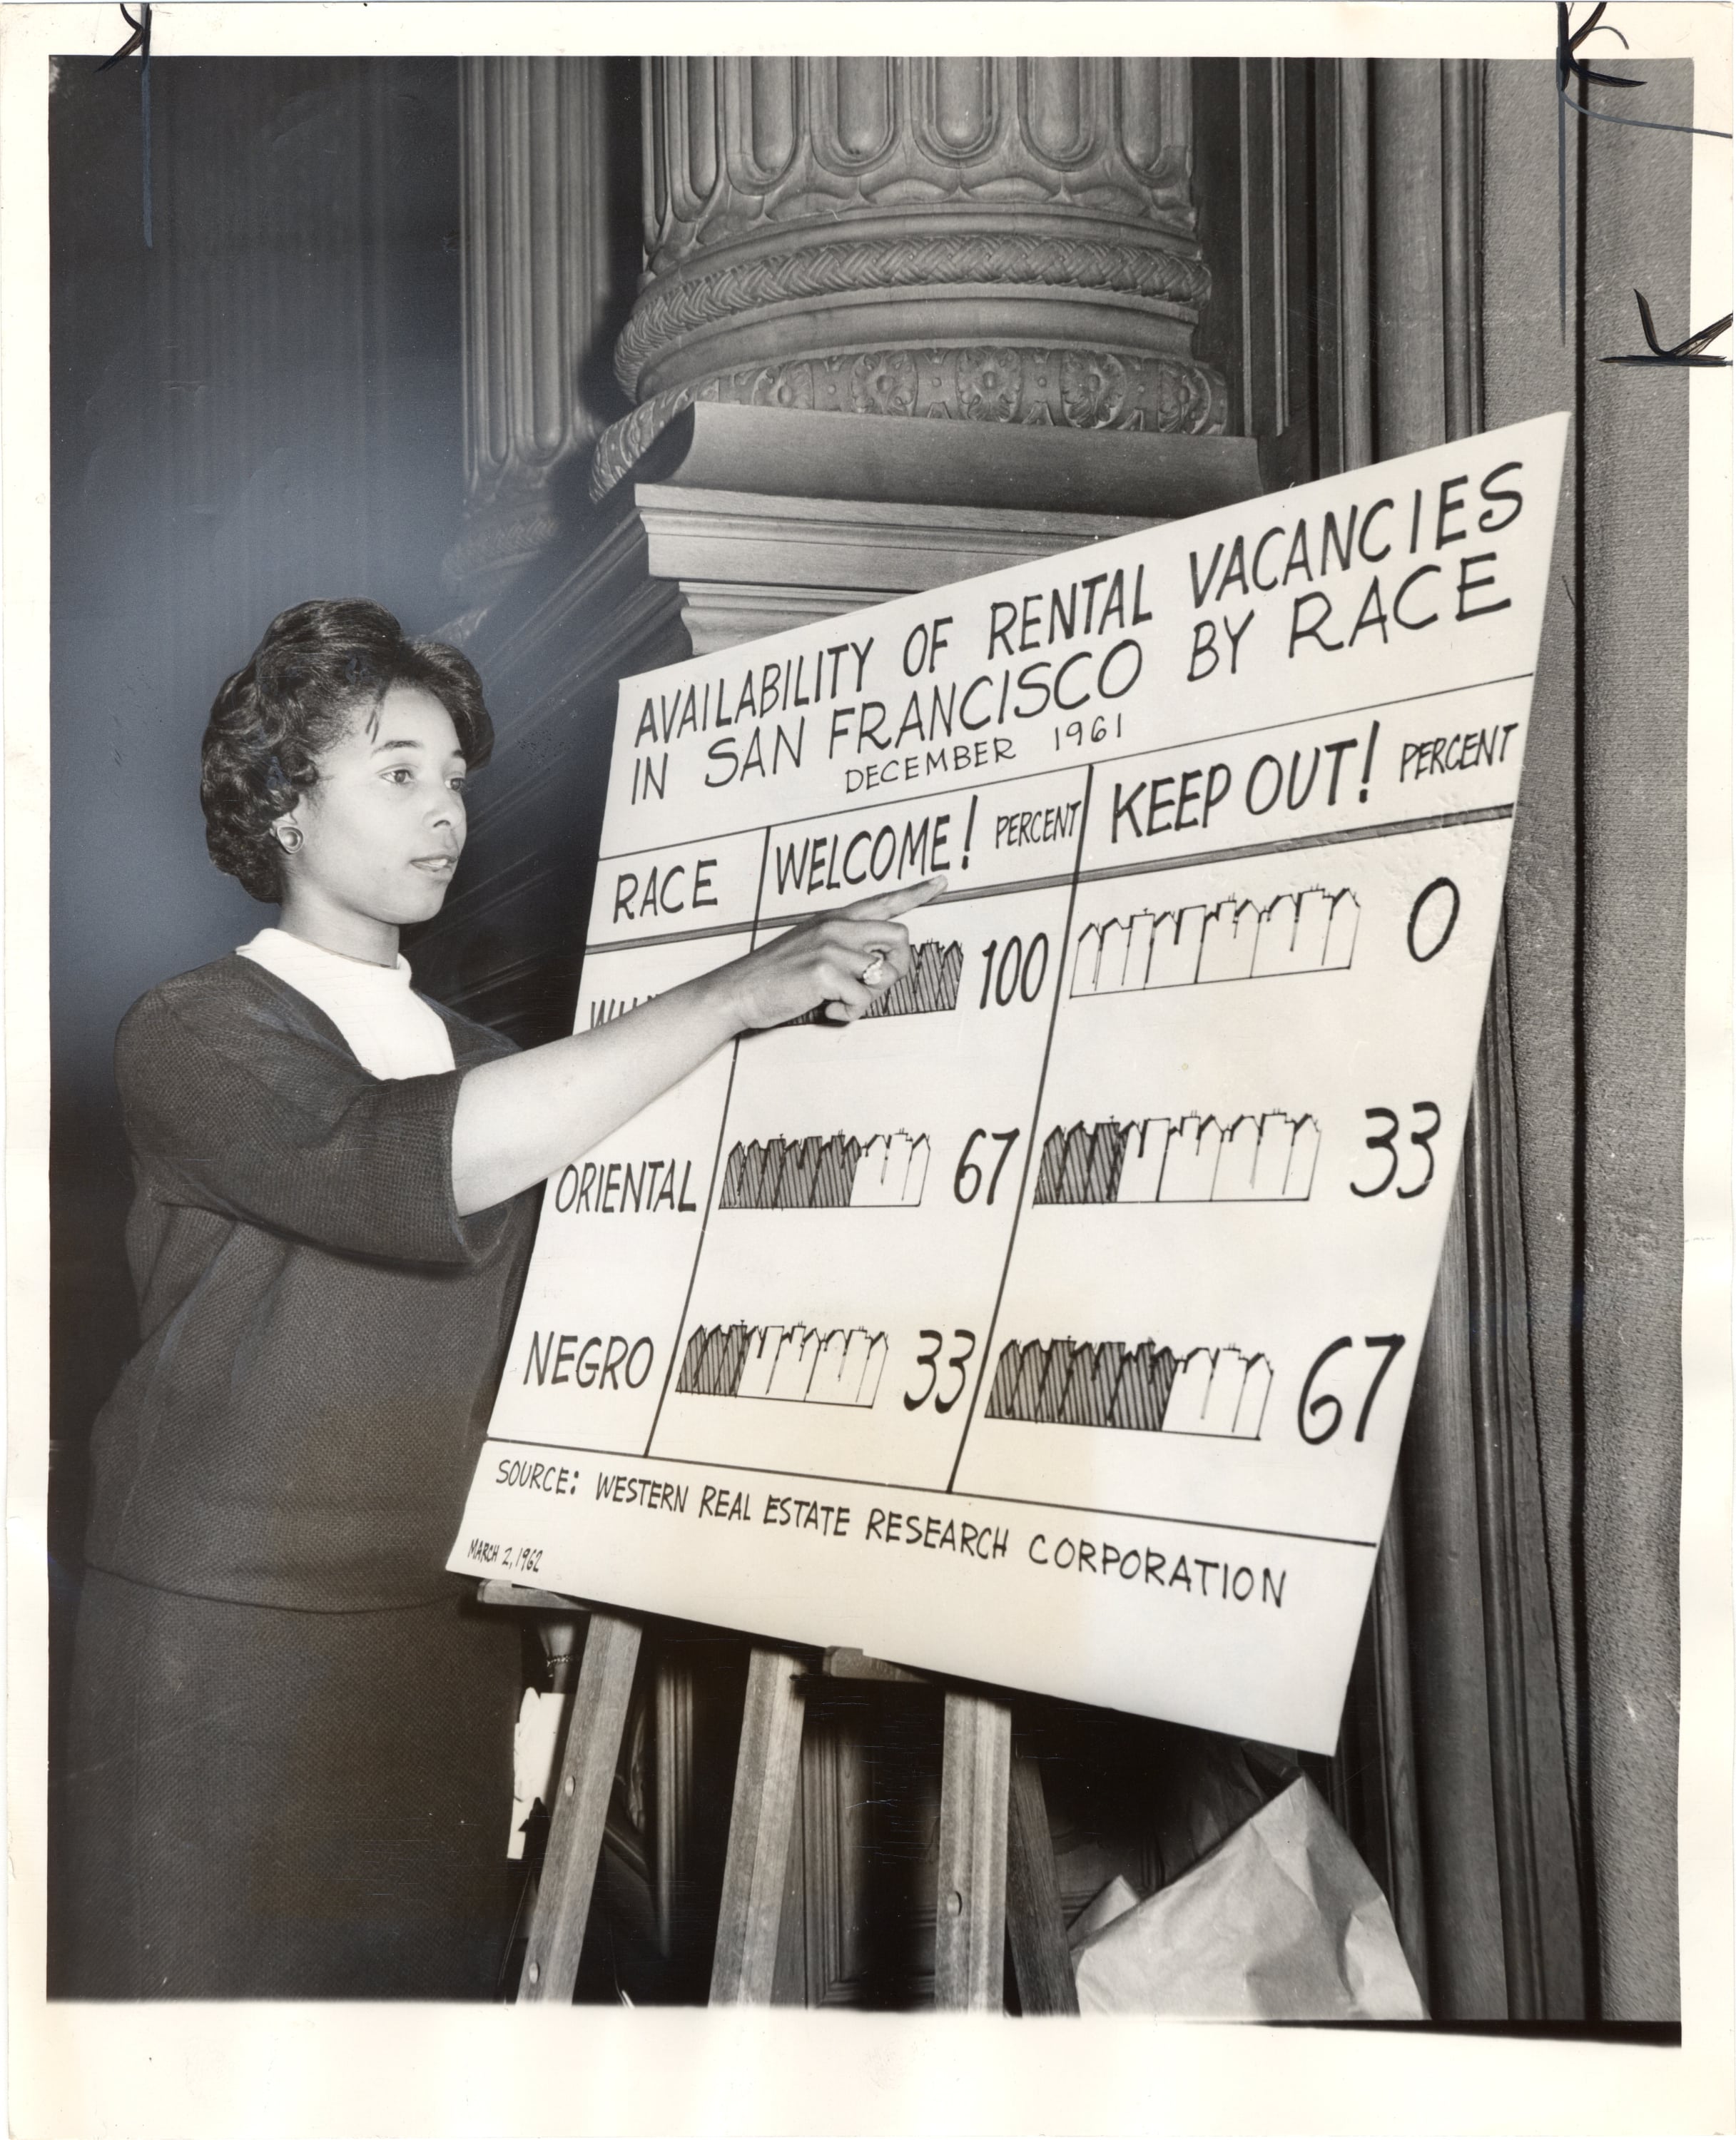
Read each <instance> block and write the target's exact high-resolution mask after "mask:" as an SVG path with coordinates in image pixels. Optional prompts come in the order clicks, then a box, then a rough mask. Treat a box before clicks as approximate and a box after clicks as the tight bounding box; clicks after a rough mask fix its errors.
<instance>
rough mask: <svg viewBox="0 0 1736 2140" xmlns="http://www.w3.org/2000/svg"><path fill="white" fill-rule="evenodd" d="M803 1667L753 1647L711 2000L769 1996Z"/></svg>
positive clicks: (728, 2002)
mask: <svg viewBox="0 0 1736 2140" xmlns="http://www.w3.org/2000/svg"><path fill="white" fill-rule="evenodd" d="M806 1669H807V1666H805V1665H804V1663H803V1661H802V1659H801V1658H800V1657H792V1656H791V1655H789V1653H788V1652H786V1651H783V1650H761V1649H756V1650H755V1651H754V1652H753V1658H752V1660H751V1661H750V1662H749V1664H748V1699H747V1703H746V1706H745V1708H744V1710H743V1715H742V1747H741V1752H740V1754H739V1755H738V1756H737V1758H736V1764H735V1797H734V1800H733V1804H732V1805H731V1807H730V1814H729V1854H728V1858H727V1859H726V1860H725V1861H724V1865H723V1900H722V1902H721V1904H720V1906H719V1908H718V1943H717V1948H716V1951H715V1953H714V1956H713V1960H712V1966H711V2003H712V2005H714V2006H738V2005H762V2006H767V2005H770V2004H771V2002H772V1979H773V1976H774V1975H775V1973H776V1971H777V1923H778V1918H779V1917H780V1915H781V1914H782V1909H783V1883H784V1875H785V1872H786V1869H787V1866H788V1863H789V1851H790V1822H791V1819H792V1815H793V1814H794V1812H795V1809H796V1773H797V1766H798V1765H799V1764H800V1761H801V1759H802V1697H801V1696H800V1695H799V1694H798V1693H797V1691H796V1681H797V1676H798V1675H799V1674H800V1673H802V1671H805V1670H806Z"/></svg>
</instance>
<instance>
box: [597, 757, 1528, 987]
mask: <svg viewBox="0 0 1736 2140" xmlns="http://www.w3.org/2000/svg"><path fill="white" fill-rule="evenodd" d="M1085 770H1086V772H1087V773H1089V772H1091V771H1092V770H1093V768H1091V767H1090V766H1087V767H1086V768H1085ZM1088 787H1089V783H1087V788H1088ZM1512 815H1513V804H1512V803H1511V802H1498V803H1492V804H1490V805H1488V807H1485V808H1483V809H1480V810H1444V811H1441V812H1438V813H1436V814H1435V815H1434V816H1433V817H1398V818H1393V819H1391V820H1390V821H1389V822H1386V823H1384V824H1379V825H1335V826H1333V827H1331V828H1330V829H1329V830H1328V831H1326V832H1298V833H1297V835H1296V837H1294V838H1293V839H1288V840H1257V841H1255V842H1253V843H1252V844H1251V845H1249V846H1247V847H1206V848H1202V849H1200V850H1199V852H1195V853H1192V854H1185V855H1150V856H1142V857H1141V858H1140V860H1139V861H1125V862H1102V863H1100V864H1099V865H1098V866H1097V867H1096V868H1095V869H1081V870H1054V871H1050V872H1048V873H1047V875H1045V876H1022V877H1013V878H1009V879H1008V881H1007V882H1006V883H1004V884H986V885H965V886H959V887H958V888H957V889H955V890H954V889H949V890H948V891H942V892H937V893H936V894H935V895H934V897H933V898H932V899H929V900H925V901H924V902H923V905H924V911H925V912H926V911H928V910H930V909H935V908H939V907H942V906H958V905H959V904H960V903H961V902H962V901H966V900H976V899H1004V898H1008V897H1009V896H1012V895H1013V894H1014V893H1017V892H1027V891H1058V890H1059V889H1060V887H1061V886H1062V885H1067V884H1100V883H1103V882H1106V881H1107V880H1108V879H1110V878H1111V877H1122V876H1145V875H1147V874H1149V873H1150V872H1151V871H1156V870H1178V869H1196V868H1198V869H1204V868H1205V867H1207V866H1210V865H1214V864H1216V863H1219V862H1242V861H1251V860H1253V859H1254V858H1255V857H1256V856H1260V855H1293V854H1301V853H1302V852H1305V851H1306V850H1307V849H1308V848H1310V847H1346V846H1348V845H1350V844H1351V842H1355V841H1357V840H1394V839H1398V838H1400V837H1401V836H1402V835H1403V834H1405V833H1406V832H1445V831H1448V830H1449V829H1451V828H1452V827H1454V826H1457V825H1490V824H1495V823H1497V822H1499V821H1500V820H1501V819H1503V818H1504V817H1512ZM1084 831H1085V828H1084V824H1083V822H1081V827H1080V839H1081V843H1082V842H1083V839H1084ZM769 837H770V832H769V830H768V832H767V839H768V840H769ZM862 896H864V897H867V896H869V895H867V894H866V893H865V894H863V895H862ZM834 911H836V910H835V909H834V908H832V907H829V906H817V907H814V908H812V910H808V911H806V912H803V913H800V914H778V915H772V917H771V918H770V919H769V920H764V921H763V925H764V926H765V927H766V928H767V929H799V928H800V927H801V926H802V923H803V922H805V921H817V920H821V917H822V916H823V915H827V914H831V913H833V912H834ZM761 925H762V917H761V916H760V915H758V913H756V915H755V916H754V919H753V921H752V922H746V921H736V922H731V923H729V924H728V925H727V926H726V925H717V924H714V925H712V926H711V927H709V928H707V929H692V930H672V931H671V932H670V933H669V935H666V936H633V937H628V938H625V939H624V940H622V941H621V942H620V943H618V944H596V945H591V947H590V949H589V950H587V951H586V957H587V958H591V957H595V956H596V955H599V954H601V953H603V952H606V951H645V950H650V949H652V948H653V947H654V946H655V945H659V944H688V943H696V942H698V941H699V939H700V938H701V937H705V936H723V935H743V934H744V933H746V932H747V931H748V930H752V929H756V928H758V927H759V926H761Z"/></svg>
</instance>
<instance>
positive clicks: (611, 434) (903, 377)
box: [591, 346, 1224, 498]
mask: <svg viewBox="0 0 1736 2140" xmlns="http://www.w3.org/2000/svg"><path fill="white" fill-rule="evenodd" d="M696 401H733V402H738V403H745V404H748V405H752V406H754V407H758V408H776V409H812V410H821V411H831V412H835V413H837V414H840V415H857V416H924V417H931V418H932V417H940V418H946V419H952V420H958V421H961V422H965V423H979V424H981V423H989V424H1037V425H1058V426H1062V427H1063V428H1065V429H1071V430H1081V431H1101V430H1119V431H1167V432H1171V433H1174V432H1185V433H1190V434H1199V433H1201V432H1209V431H1220V430H1222V429H1223V428H1224V381H1223V380H1222V379H1221V377H1220V376H1219V375H1218V373H1216V372H1215V371H1212V370H1210V369H1209V367H1208V366H1205V365H1203V364H1198V363H1194V362H1193V361H1189V360H1183V359H1178V358H1171V357H1151V356H1126V355H1120V354H1117V353H1116V352H1115V351H1111V350H1101V349H1054V348H1048V349H1030V348H1000V347H992V346H977V347H969V348H958V347H955V348H939V349H936V348H929V349H915V350H905V349H893V350H869V351H863V352H861V353H860V354H857V355H853V356H852V355H847V354H846V355H843V356H831V357H802V358H797V359H793V360H792V361H788V362H786V363H782V364H767V365H748V366H742V367H741V368H740V369H738V370H737V371H730V372H724V373H721V374H719V375H716V376H714V377H713V378H710V379H706V380H698V381H695V382H694V383H692V384H691V385H683V386H678V387H672V388H670V389H669V390H667V391H665V392H664V393H662V394H658V395H654V396H653V397H652V398H651V400H649V401H645V402H642V403H641V404H640V406H639V407H638V408H637V409H635V410H634V411H633V413H632V415H630V416H626V417H624V418H623V419H622V420H621V421H620V423H618V424H615V425H611V427H610V428H609V429H608V430H607V431H606V432H605V433H604V434H603V436H602V438H601V439H600V440H599V441H598V443H597V449H596V458H595V459H594V460H593V461H592V463H591V496H592V497H593V498H601V497H603V496H604V495H605V494H606V493H607V492H609V491H610V490H612V489H613V488H614V487H615V484H616V483H619V482H620V479H621V478H622V477H623V476H624V475H625V474H626V473H627V471H628V470H629V469H630V468H631V467H632V466H633V464H634V463H635V461H637V460H638V459H640V456H641V455H642V454H644V453H645V450H646V449H647V448H648V447H649V446H650V444H651V443H652V441H653V440H654V439H655V438H656V437H657V436H658V435H659V434H660V432H662V431H663V430H664V429H666V427H667V426H668V425H669V424H670V423H671V422H672V421H673V420H674V418H675V417H676V416H678V415H679V414H680V413H681V411H682V410H684V409H686V408H689V407H691V406H692V405H693V404H694V402H696Z"/></svg>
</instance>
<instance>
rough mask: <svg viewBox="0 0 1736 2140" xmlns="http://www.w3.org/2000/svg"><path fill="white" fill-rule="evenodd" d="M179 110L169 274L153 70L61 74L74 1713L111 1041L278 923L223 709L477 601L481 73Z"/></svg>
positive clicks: (434, 72)
mask: <svg viewBox="0 0 1736 2140" xmlns="http://www.w3.org/2000/svg"><path fill="white" fill-rule="evenodd" d="M151 91H152V105H153V110H152V121H153V129H152V130H153V136H154V148H153V171H152V191H153V203H152V205H153V209H154V218H153V220H154V231H153V237H154V244H153V246H152V248H150V250H149V251H147V250H146V248H145V243H144V239H143V236H142V233H141V229H140V115H139V86H138V73H137V69H136V67H135V65H134V64H133V62H131V61H127V62H125V63H124V64H123V65H122V66H118V67H115V68H114V69H112V70H111V71H109V72H108V73H106V74H103V75H100V76H99V75H98V74H97V73H96V71H95V69H94V68H93V67H92V66H90V65H88V64H87V63H86V62H84V61H61V63H60V64H59V66H58V67H57V69H56V78H55V82H54V87H53V92H52V98H51V115H50V125H51V136H50V155H51V181H50V184H51V201H50V211H51V228H52V243H53V278H54V280H53V311H52V321H51V331H52V361H53V400H52V407H51V421H52V425H53V434H54V435H53V455H54V459H53V505H52V511H53V598H52V599H53V613H52V619H51V629H52V642H51V659H52V686H51V704H50V707H49V709H48V710H49V719H50V723H51V749H52V762H53V791H54V801H53V817H52V841H53V864H52V881H51V957H52V989H53V998H52V1049H53V1072H54V1105H53V1124H52V1147H51V1169H52V1177H53V1193H54V1220H53V1228H54V1230H53V1245H52V1255H53V1274H52V1276H53V1369H54V1376H53V1416H52V1426H51V1433H52V1436H53V1441H52V1469H51V1488H50V1509H49V1530H50V1549H51V1555H52V1568H53V1578H54V1580H53V1593H52V1606H53V1610H54V1613H55V1619H56V1626H55V1628H54V1632H55V1634H56V1637H61V1639H57V1640H56V1642H55V1657H56V1665H57V1667H58V1669H57V1671H56V1686H59V1684H61V1681H62V1680H63V1675H64V1669H65V1662H66V1647H67V1645H66V1642H65V1640H64V1639H63V1637H64V1636H65V1633H66V1626H67V1621H66V1615H67V1612H68V1611H69V1608H70V1606H71V1603H72V1601H73V1599H74V1598H75V1596H76V1580H77V1568H78V1561H79V1542H80V1539H81V1535H82V1532H83V1528H84V1514H85V1499H86V1494H85V1485H86V1479H85V1462H84V1459H85V1448H86V1441H87V1438H88V1434H89V1429H90V1425H91V1418H92V1416H93V1415H94V1414H95V1412H96V1409H97V1407H98V1406H100V1405H101V1402H102V1401H103V1399H104V1397H105V1396H106V1395H107V1393H108V1391H109V1388H110V1386H111V1385H112V1383H113V1381H114V1379H115V1374H116V1373H117V1372H118V1371H119V1368H120V1364H121V1362H122V1361H123V1360H124V1359H125V1356H126V1354H127V1352H128V1351H129V1350H130V1347H131V1345H132V1343H133V1342H134V1339H135V1330H134V1323H133V1306H132V1298H131V1289H130V1284H129V1283H128V1280H127V1275H126V1270H125V1264H124V1261H123V1259H122V1255H121V1226H122V1223H123V1221H124V1219H125V1206H126V1200H127V1193H128V1176H127V1161H126V1153H125V1143H124V1141H123V1139H122V1136H121V1131H120V1119H119V1113H118V1109H117V1107H116V1102H115V1092H114V1085H113V1079H112V1074H111V1070H110V1051H111V1048H112V1046H113V1042H114V1034H115V1025H116V1023H118V1021H119V1019H120V1016H121V1014H122V1013H123V1012H124V1011H125V1009H126V1008H127V1006H128V1004H130V1003H131V1002H132V1001H133V1000H134V999H135V997H137V996H138V995H140V994H141V993H142V992H143V991H144V990H145V989H147V988H149V987H150V985H151V984H153V983H154V982H156V981H158V980H160V979H164V977H165V976H166V975H168V974H173V973H176V972H179V971H181V970H183V969H185V968H187V967H189V966H194V965H198V964H200V963H202V962H203V961H204V960H208V959H211V958H213V957H216V956H218V955H221V954H222V953H223V952H224V951H227V950H233V947H234V946H235V945H237V944H238V943H239V942H242V941H243V940H245V938H247V937H248V936H250V935H253V933H254V931H255V930H257V929H258V928H259V927H261V926H262V925H263V924H264V923H266V922H267V921H268V920H272V919H274V918H275V916H274V914H273V911H272V910H270V909H267V908H265V907H261V906H256V905H255V904H254V903H253V901H251V900H249V899H248V897H247V896H246V895H245V893H243V891H241V890H240V888H239V886H237V885H235V884H234V883H233V881H231V880H229V879H228V878H227V877H223V876H219V875H218V873H217V872H216V871H215V870H213V867H212V866H211V865H210V863H209V861H208V859H207V858H206V855H205V847H204V822H203V820H202V818H201V817H200V814H199V793H198V782H199V736H200V733H201V730H202V729H203V727H204V718H205V714H206V711H207V709H208V707H209V705H210V703H211V699H212V697H213V695H214V693H215V691H216V689H217V686H218V684H219V683H220V682H221V681H222V680H223V677H224V676H225V675H227V674H228V672H229V671H230V670H233V669H235V668H238V666H239V665H241V664H242V662H243V661H244V660H246V658H247V656H248V654H249V652H250V651H251V650H252V649H253V646H254V645H255V644H256V643H257V641H258V638H259V636H260V634H261V632H262V631H263V629H264V627H265V626H266V625H267V622H268V621H270V619H271V618H272V616H274V615H275V614H276V613H277V611H279V610H281V609H283V608H285V607H287V606H288V605H289V604H291V603H292V602H296V601H302V600H304V599H306V597H308V596H313V595H367V596H372V597H373V598H374V599H375V600H376V601H382V602H384V603H385V605H386V606H388V607H389V608H390V609H392V610H394V611H396V612H397V614H398V615H399V616H400V617H402V619H403V620H404V621H405V624H406V626H409V628H411V629H413V630H420V631H429V630H432V629H434V628H435V627H436V626H439V624H440V623H441V622H442V621H444V618H445V617H446V616H448V615H449V613H450V612H451V611H453V610H454V608H456V606H457V603H456V601H454V598H453V597H451V596H448V595H447V594H446V593H445V592H444V591H443V589H442V587H441V583H440V577H439V567H440V561H441V558H442V557H443V555H444V552H446V550H447V549H448V547H449V546H450V545H451V543H452V542H453V541H454V538H455V537H456V535H457V533H458V528H459V515H460V508H461V505H462V477H463V459H462V439H461V423H462V416H461V410H462V400H461V392H460V375H459V251H458V247H459V237H458V231H459V196H458V86H457V70H456V63H455V62H454V61H451V60H426V59H422V60H374V61H347V60H267V61H256V60H228V59H212V60H188V59H168V60H159V61H155V62H154V64H153V66H152V68H151Z"/></svg>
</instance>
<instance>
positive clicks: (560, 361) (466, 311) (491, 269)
mask: <svg viewBox="0 0 1736 2140" xmlns="http://www.w3.org/2000/svg"><path fill="white" fill-rule="evenodd" d="M459 79H460V91H459V94H460V96H461V99H462V106H461V129H460V131H461V141H462V157H463V164H462V176H461V186H462V201H463V230H462V244H463V351H464V483H465V524H464V532H463V536H462V537H460V539H459V542H458V544H457V546H456V547H454V550H453V552H451V554H450V556H449V557H448V559H447V561H446V578H447V582H448V585H449V587H451V588H452V590H453V591H454V593H457V594H460V595H462V596H464V597H465V598H466V599H467V600H468V601H470V602H471V603H473V604H480V603H483V602H486V601H487V600H488V598H489V596H491V595H493V593H494V592H496V591H498V589H499V587H501V586H502V585H503V582H504V581H505V580H506V579H508V577H510V576H511V575H512V573H513V572H515V571H516V570H517V568H518V567H520V566H521V565H522V564H524V563H525V562H527V560H528V559H530V558H531V557H534V556H535V555H537V553H538V552H540V551H541V550H542V549H543V548H544V547H545V546H546V545H547V543H548V542H550V541H551V540H552V538H553V537H554V536H555V535H556V533H557V531H558V528H559V525H560V516H559V512H558V509H557V506H558V496H559V486H560V484H561V483H562V480H563V479H565V478H570V479H571V481H572V483H573V485H574V488H575V489H576V492H577V493H578V494H579V496H580V497H582V495H583V488H584V474H585V470H586V466H587V464H588V462H589V457H590V453H591V444H592V441H593V440H594V439H596V437H597V435H598V434H599V433H600V432H601V431H602V429H604V427H605V425H606V424H607V423H608V421H609V420H610V418H611V416H612V415H618V414H619V413H620V407H621V405H622V404H621V401H620V397H619V395H618V394H617V393H616V391H615V388H614V386H613V384H612V381H611V380H610V377H609V373H608V368H607V364H606V343H607V340H608V337H609V336H610V334H611V332H612V331H613V330H614V329H615V326H618V324H619V319H618V312H617V313H616V314H615V315H614V316H611V295H612V292H613V287H614V283H615V279H616V276H617V273H618V270H617V269H616V268H615V264H614V256H615V254H616V253H618V252H619V246H618V244H615V243H612V241H611V208H614V207H615V204H618V202H619V201H620V197H621V195H622V194H623V193H624V192H625V190H626V189H625V188H624V187H623V186H622V184H621V183H620V179H619V177H618V175H616V174H615V173H614V172H613V171H612V170H611V163H612V161H613V159H612V157H611V149H612V147H613V144H612V142H611V135H610V129H609V124H608V117H609V115H608V112H607V110H606V98H605V90H606V62H605V61H601V60H597V59H523V58H511V59H482V58H470V59H464V60H461V61H459ZM616 212H618V209H617V211H616Z"/></svg>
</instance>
